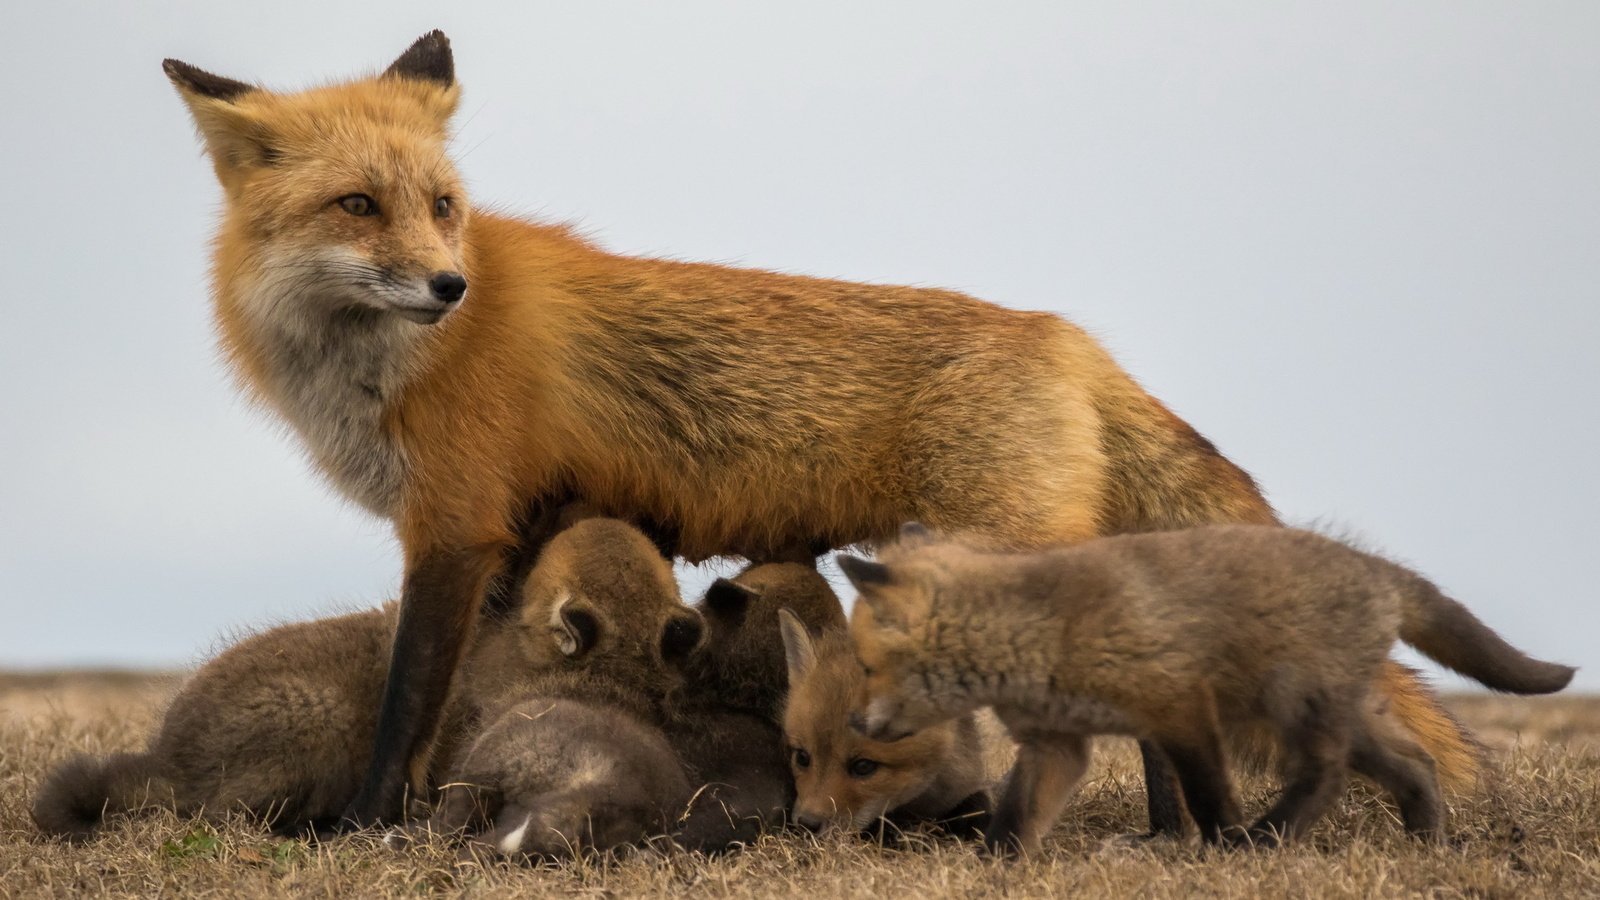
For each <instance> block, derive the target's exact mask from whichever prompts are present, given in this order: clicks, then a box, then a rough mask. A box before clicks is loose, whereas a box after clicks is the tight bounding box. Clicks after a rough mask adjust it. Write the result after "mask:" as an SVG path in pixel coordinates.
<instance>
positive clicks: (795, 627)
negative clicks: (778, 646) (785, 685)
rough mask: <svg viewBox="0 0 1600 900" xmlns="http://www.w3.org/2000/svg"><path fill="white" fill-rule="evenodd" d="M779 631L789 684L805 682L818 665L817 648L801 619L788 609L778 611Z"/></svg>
mask: <svg viewBox="0 0 1600 900" xmlns="http://www.w3.org/2000/svg"><path fill="white" fill-rule="evenodd" d="M778 631H779V633H780V634H782V635H783V658H784V661H785V662H786V663H787V664H788V667H789V683H790V684H795V683H797V682H799V681H801V680H803V679H804V678H805V677H806V676H807V675H808V674H810V672H811V670H812V669H814V668H816V665H817V648H816V645H815V644H814V643H812V641H811V632H809V631H807V630H806V626H805V623H804V622H801V621H800V617H799V616H797V615H795V614H794V613H793V612H790V610H789V608H788V607H784V608H783V609H780V610H778Z"/></svg>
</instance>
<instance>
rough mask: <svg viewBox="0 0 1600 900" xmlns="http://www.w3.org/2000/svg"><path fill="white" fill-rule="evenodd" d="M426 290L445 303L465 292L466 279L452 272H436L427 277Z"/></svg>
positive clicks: (457, 298) (454, 300) (458, 297)
mask: <svg viewBox="0 0 1600 900" xmlns="http://www.w3.org/2000/svg"><path fill="white" fill-rule="evenodd" d="M428 290H430V291H433V295H434V296H435V297H438V298H439V299H440V300H443V301H444V302H446V303H454V302H456V301H457V300H460V299H461V295H462V294H465V293H466V292H467V280H466V279H465V278H462V277H461V276H460V275H457V274H456V273H454V272H438V273H435V274H434V276H433V277H432V278H429V279H428Z"/></svg>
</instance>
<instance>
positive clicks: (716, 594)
mask: <svg viewBox="0 0 1600 900" xmlns="http://www.w3.org/2000/svg"><path fill="white" fill-rule="evenodd" d="M759 596H761V592H760V591H758V590H756V589H754V588H749V587H745V586H744V585H742V584H740V583H738V582H737V581H729V580H728V579H726V578H718V579H717V580H716V581H713V582H711V586H710V587H708V588H706V595H705V598H704V599H703V600H701V601H700V605H701V606H702V607H704V608H705V611H706V612H709V613H711V614H712V615H713V616H716V617H717V618H718V619H723V620H726V621H729V622H737V621H738V620H739V619H741V618H742V617H743V616H744V613H745V610H747V609H749V608H750V603H751V601H753V600H755V599H756V598H757V597H759Z"/></svg>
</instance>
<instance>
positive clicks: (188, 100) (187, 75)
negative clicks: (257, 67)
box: [161, 59, 278, 186]
mask: <svg viewBox="0 0 1600 900" xmlns="http://www.w3.org/2000/svg"><path fill="white" fill-rule="evenodd" d="M161 70H162V71H163V72H165V73H167V78H168V80H170V81H171V82H172V85H173V87H176V88H177V89H178V96H180V97H182V98H183V102H184V105H185V106H187V107H189V115H190V117H192V118H193V119H194V124H195V128H196V129H197V130H199V132H200V137H201V138H202V139H203V140H204V141H205V142H206V152H207V153H209V154H211V163H212V165H213V166H215V167H216V170H217V178H218V180H220V181H221V182H222V183H223V185H224V186H227V185H228V184H229V183H230V181H231V178H232V176H233V175H234V174H235V173H237V172H239V171H240V170H242V169H247V168H250V167H256V166H270V165H272V164H273V163H274V162H276V161H277V159H278V151H277V150H276V149H275V148H274V146H273V135H272V132H271V130H270V129H269V128H268V127H267V126H266V124H265V123H264V122H262V120H261V118H260V117H259V116H257V115H256V114H255V112H254V111H252V110H251V109H249V108H248V107H249V100H250V99H251V98H252V97H255V96H257V95H264V94H265V93H266V92H265V91H263V90H262V89H261V88H259V87H256V86H255V85H253V84H245V83H244V82H242V81H234V80H233V79H232V78H224V77H222V76H221V75H213V74H211V73H210V72H207V71H205V70H204V69H199V68H196V67H194V66H191V65H189V64H188V63H186V62H179V61H178V60H176V59H168V60H164V61H162V63H161Z"/></svg>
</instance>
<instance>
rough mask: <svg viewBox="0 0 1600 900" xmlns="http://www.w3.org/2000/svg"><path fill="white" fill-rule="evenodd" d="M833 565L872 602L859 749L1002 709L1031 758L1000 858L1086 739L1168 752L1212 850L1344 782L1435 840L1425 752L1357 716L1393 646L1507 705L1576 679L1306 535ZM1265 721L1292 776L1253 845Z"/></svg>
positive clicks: (1064, 777) (863, 640)
mask: <svg viewBox="0 0 1600 900" xmlns="http://www.w3.org/2000/svg"><path fill="white" fill-rule="evenodd" d="M840 566H841V568H843V569H844V571H845V574H846V575H847V576H849V578H850V580H851V581H852V582H853V583H854V584H855V585H856V587H857V588H859V589H860V591H861V599H860V601H859V602H858V603H857V604H856V606H855V609H854V611H853V614H852V617H851V632H852V635H853V637H854V639H855V648H856V652H857V653H858V654H859V656H860V659H861V663H862V665H863V666H864V667H865V670H866V681H867V690H866V702H865V704H864V719H863V721H862V723H861V724H862V727H863V730H864V731H865V733H866V734H867V735H868V736H869V737H872V738H876V739H881V740H892V739H894V738H896V737H899V736H901V735H905V734H909V733H911V732H914V731H917V730H919V729H926V728H928V727H930V726H934V725H936V724H937V723H939V722H942V721H946V720H948V719H950V718H951V717H953V716H959V715H962V714H965V713H967V712H970V711H971V710H973V709H976V708H978V707H982V706H993V707H994V708H995V711H996V712H997V713H998V714H999V715H1000V718H1001V720H1002V721H1003V722H1004V723H1005V724H1006V727H1007V728H1008V729H1009V730H1010V731H1011V733H1012V735H1013V737H1015V738H1016V739H1017V741H1018V742H1019V743H1020V744H1021V749H1020V751H1019V756H1018V759H1017V764H1016V766H1015V767H1014V768H1013V770H1012V773H1011V776H1010V777H1009V779H1008V782H1007V785H1006V789H1005V794H1004V797H1003V798H1002V800H1001V801H1000V803H999V805H998V807H997V809H996V811H995V815H994V818H993V821H992V822H991V823H990V825H989V829H988V831H987V833H986V835H985V839H986V842H987V844H988V845H989V846H990V847H991V848H992V849H1017V848H1020V849H1022V850H1032V849H1034V848H1036V847H1038V845H1039V840H1040V837H1041V836H1042V835H1043V834H1044V832H1045V831H1047V830H1048V828H1049V826H1050V825H1051V824H1052V823H1053V822H1054V821H1055V819H1056V818H1057V816H1058V815H1059V814H1060V812H1061V810H1062V809H1063V807H1064V806H1065V804H1066V800H1067V798H1068V796H1069V795H1070V793H1071V791H1072V789H1073V788H1074V786H1075V785H1076V784H1077V782H1078V780H1079V778H1080V777H1081V776H1082V775H1083V771H1084V769H1085V767H1086V765H1087V762H1088V753H1089V745H1088V738H1089V736H1090V735H1094V734H1128V735H1134V736H1137V737H1139V738H1141V739H1147V740H1150V741H1152V742H1153V743H1154V744H1155V745H1156V746H1157V747H1159V749H1160V750H1161V752H1162V753H1163V754H1164V755H1165V757H1166V760H1167V761H1168V762H1169V763H1170V765H1171V767H1172V768H1173V769H1174V770H1175V771H1176V773H1177V776H1178V779H1179V781H1180V783H1181V785H1182V788H1183V796H1184V800H1185V803H1186V805H1187V807H1188V809H1189V812H1190V814H1191V815H1192V816H1193V817H1194V820H1195V822H1196V823H1197V824H1198V825H1199V826H1200V830H1201V834H1202V836H1203V838H1204V840H1206V841H1207V842H1217V841H1219V840H1224V839H1225V840H1228V841H1229V842H1231V843H1241V842H1251V843H1255V844H1258V845H1259V844H1267V845H1271V844H1275V843H1277V841H1278V840H1280V839H1282V838H1287V837H1292V836H1294V835H1295V834H1297V833H1299V832H1301V831H1303V830H1304V829H1305V828H1307V827H1308V826H1309V825H1311V824H1312V823H1313V822H1315V821H1316V819H1317V818H1318V817H1319V816H1320V815H1321V814H1322V812H1323V810H1324V809H1325V808H1326V807H1327V805H1328V803H1329V802H1330V801H1331V800H1332V799H1333V798H1334V797H1336V796H1337V795H1338V793H1339V791H1340V790H1341V789H1342V787H1343V785H1344V782H1345V779H1346V777H1347V771H1348V769H1350V768H1354V769H1355V770H1356V771H1358V772H1360V773H1362V774H1364V775H1366V776H1368V777H1370V778H1372V779H1373V780H1374V781H1376V782H1377V783H1378V784H1379V785H1381V786H1382V787H1383V788H1385V789H1386V790H1388V791H1389V792H1390V793H1391V794H1392V795H1393V796H1394V798H1395V801H1396V803H1398V804H1399V806H1400V812H1401V816H1402V818H1403V819H1404V821H1405V826H1406V828H1407V830H1408V831H1410V832H1412V833H1414V834H1417V835H1419V836H1428V837H1432V836H1437V835H1438V834H1439V832H1440V831H1441V828H1442V825H1443V815H1444V813H1443V808H1442V804H1441V803H1440V801H1439V787H1438V781H1437V777H1436V775H1435V771H1434V762H1433V760H1432V758H1431V757H1429V756H1428V755H1427V753H1426V752H1425V751H1423V750H1422V748H1421V747H1419V746H1418V745H1417V743H1416V742H1415V741H1414V740H1413V739H1412V738H1411V737H1410V736H1409V735H1408V734H1406V733H1405V732H1404V731H1403V730H1402V729H1399V728H1397V727H1393V726H1392V725H1391V724H1390V723H1389V722H1388V720H1386V719H1384V718H1381V717H1379V716H1377V715H1374V714H1373V713H1372V709H1373V706H1372V704H1370V703H1368V702H1367V701H1368V695H1369V694H1370V693H1371V691H1372V690H1373V687H1372V685H1373V681H1374V678H1375V676H1376V673H1377V672H1378V670H1379V667H1381V666H1382V665H1383V663H1384V660H1385V659H1386V657H1387V655H1388V653H1389V650H1390V647H1391V646H1392V645H1393V643H1394V641H1395V638H1396V637H1399V638H1400V639H1402V640H1404V641H1405V642H1406V643H1408V644H1410V645H1412V646H1413V647H1415V648H1416V649H1418V650H1420V651H1422V652H1423V653H1425V654H1427V655H1428V656H1429V657H1431V658H1433V659H1434V660H1436V661H1438V662H1439V663H1441V664H1442V665H1445V666H1447V667H1449V668H1451V669H1454V670H1455V671H1457V672H1460V673H1462V674H1464V675H1467V676H1470V677H1472V678H1474V679H1476V680H1478V681H1480V682H1482V683H1483V684H1485V685H1487V686H1489V687H1491V688H1494V689H1495V690H1502V691H1510V692H1513V693H1519V694H1543V693H1551V692H1554V691H1558V690H1561V689H1562V688H1563V687H1565V686H1566V685H1567V683H1568V682H1569V681H1570V680H1571V679H1572V674H1573V671H1574V670H1573V669H1572V668H1570V667H1568V666H1562V665H1556V664H1553V663H1547V662H1540V661H1538V660H1535V659H1531V658H1529V657H1527V656H1525V655H1523V654H1522V653H1520V652H1519V651H1517V650H1516V649H1514V648H1513V647H1511V646H1510V645H1509V644H1507V643H1506V642H1505V641H1504V640H1502V639H1501V638H1500V637H1499V636H1498V635H1496V634H1495V633H1494V632H1493V631H1491V630H1489V628H1488V627H1487V626H1485V625H1484V624H1483V623H1482V622H1480V621H1479V620H1478V619H1477V618H1475V617H1474V616H1473V615H1472V614H1471V613H1470V612H1468V611H1467V609H1466V608H1465V607H1463V606H1461V605H1460V604H1459V603H1457V602H1455V601H1454V600H1451V599H1449V598H1448V597H1445V596H1444V595H1443V594H1441V593H1440V592H1439V590H1438V589H1437V588H1436V587H1434V586H1433V585H1432V584H1431V583H1429V582H1428V581H1427V580H1425V579H1424V578H1422V577H1421V576H1420V575H1417V574H1416V573H1414V572H1411V571H1409V570H1407V569H1405V568H1403V567H1401V566H1398V565H1395V564H1394V563H1391V562H1389V561H1387V560H1384V559H1380V558H1378V557H1376V556H1372V555H1369V554H1366V553H1362V552H1360V551H1357V550H1354V549H1352V548H1350V547H1347V546H1345V545H1344V544H1341V543H1339V542H1337V541H1334V540H1331V539H1329V538H1326V537H1322V536H1320V535H1316V534H1312V533H1310V532H1306V531H1297V530H1292V529H1285V528H1275V527H1264V526H1251V525H1231V526H1211V527H1204V528H1194V529H1190V530H1187V531H1176V532H1163V533H1151V534H1139V535H1126V536H1121V537H1112V538H1104V539H1100V540H1095V541H1091V542H1089V543H1085V544H1080V545H1078V546H1075V547H1069V548H1063V549H1057V550H1050V551H1044V552H1039V553H1013V554H1006V553H993V552H985V551H983V550H980V549H976V548H973V547H968V546H963V545H961V544H960V543H956V542H948V541H947V542H937V541H930V540H929V539H928V538H927V537H926V532H925V531H923V530H922V529H921V527H920V526H917V525H915V524H912V525H908V526H906V528H905V529H903V531H902V544H901V545H900V546H897V547H893V548H890V549H888V550H887V551H886V552H885V553H884V555H883V560H882V562H868V561H866V560H862V559H858V558H855V557H841V558H840ZM1255 724H1262V725H1266V726H1268V727H1270V728H1272V729H1273V730H1274V731H1275V732H1276V733H1277V735H1278V736H1279V739H1280V741H1281V744H1282V750H1283V753H1284V757H1285V758H1284V771H1285V774H1286V777H1287V781H1288V783H1287V785H1286V788H1285V790H1284V792H1283V795H1282V796H1281V797H1280V798H1279V799H1278V801H1277V803H1275V804H1274V805H1273V806H1272V808H1271V809H1269V810H1268V811H1267V812H1266V813H1265V814H1263V815H1262V816H1261V817H1260V818H1259V819H1257V820H1256V821H1255V823H1254V824H1253V825H1251V826H1250V827H1249V829H1248V830H1245V829H1243V828H1241V827H1240V826H1241V824H1242V822H1243V819H1242V817H1241V813H1240V811H1239V804H1238V801H1237V799H1236V798H1235V794H1234V790H1233V787H1232V785H1231V783H1230V781H1229V775H1228V768H1227V764H1226V762H1225V760H1224V754H1223V729H1225V728H1226V729H1230V730H1231V729H1236V728H1240V727H1249V726H1251V725H1255Z"/></svg>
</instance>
